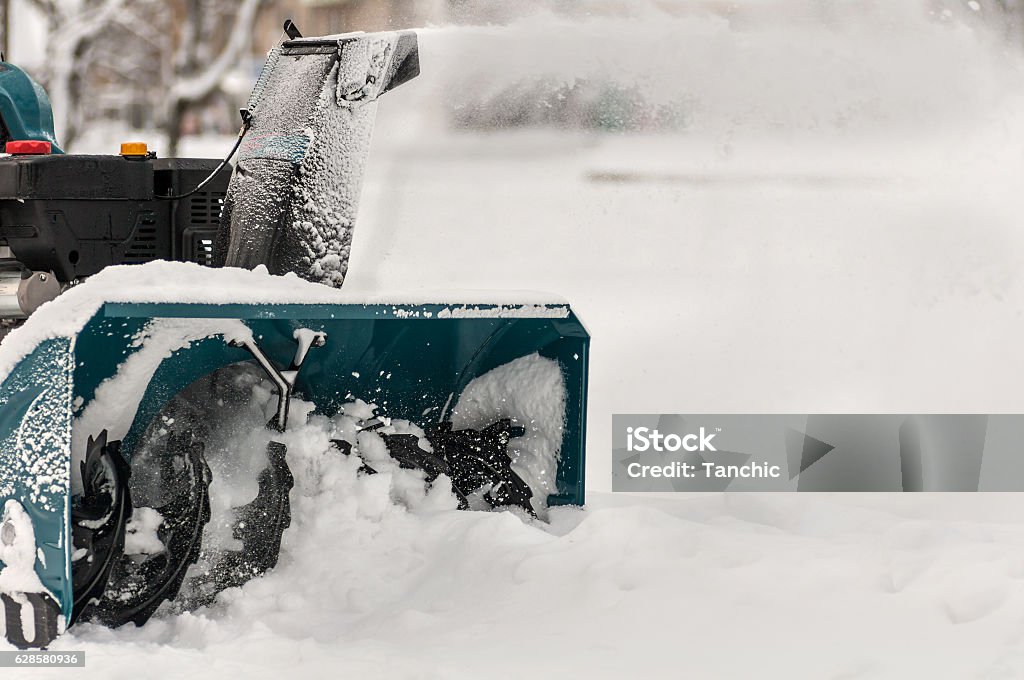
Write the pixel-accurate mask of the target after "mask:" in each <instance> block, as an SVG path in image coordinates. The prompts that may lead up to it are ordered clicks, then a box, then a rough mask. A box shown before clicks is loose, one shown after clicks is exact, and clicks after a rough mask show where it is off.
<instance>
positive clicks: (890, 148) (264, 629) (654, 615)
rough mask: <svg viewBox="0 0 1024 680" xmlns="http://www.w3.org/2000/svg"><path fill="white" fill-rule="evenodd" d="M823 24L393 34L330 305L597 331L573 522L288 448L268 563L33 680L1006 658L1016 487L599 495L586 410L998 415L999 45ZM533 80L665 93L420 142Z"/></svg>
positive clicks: (1017, 622)
mask: <svg viewBox="0 0 1024 680" xmlns="http://www.w3.org/2000/svg"><path fill="white" fill-rule="evenodd" d="M893 5H896V6H895V7H894V6H893ZM832 6H833V7H837V8H840V9H843V8H845V9H843V11H842V12H839V16H838V17H837V18H836V20H835V21H833V22H832V23H831V24H829V25H828V26H827V27H823V26H821V25H819V24H817V23H815V22H808V21H805V20H803V19H804V18H803V17H801V19H800V20H799V21H789V20H787V17H776V18H775V19H776V20H775V21H774V22H771V23H767V24H764V25H761V26H758V25H754V26H736V25H731V24H730V23H729V22H728V21H726V20H725V19H721V18H707V17H704V18H701V17H689V18H686V19H671V18H668V17H665V16H662V15H659V14H656V13H655V14H653V15H652V14H650V13H649V11H645V12H638V13H637V16H636V17H634V18H633V19H632V20H630V21H628V22H625V23H623V22H621V21H614V20H608V19H600V18H592V19H589V20H586V21H580V22H560V21H559V20H555V19H551V18H550V17H548V18H537V19H529V20H524V21H523V22H520V23H519V24H517V25H515V26H513V27H512V28H508V29H499V28H488V29H479V30H474V29H436V30H431V31H427V32H425V33H424V34H423V35H422V37H421V50H422V58H423V71H424V74H423V75H422V76H421V77H420V79H419V80H418V81H415V82H413V83H410V84H408V85H406V86H403V87H402V88H400V89H398V90H396V91H395V92H393V93H390V94H388V95H387V98H386V99H385V100H383V101H382V104H381V107H380V114H381V117H380V120H379V121H378V125H377V131H378V134H377V137H376V139H375V141H374V146H373V150H372V152H371V160H370V165H369V167H368V169H367V177H366V185H365V194H364V198H363V202H362V206H361V214H360V217H359V221H358V223H357V225H356V231H355V237H354V242H353V254H352V262H351V270H350V272H349V279H348V282H347V284H346V285H353V286H359V287H362V288H364V289H375V288H376V289H379V290H395V289H400V288H415V287H418V286H422V285H426V284H427V283H428V282H429V285H430V287H441V288H503V287H510V288H523V287H527V288H531V289H548V290H553V291H555V292H557V293H559V294H561V295H563V296H564V297H565V298H566V299H568V300H570V301H571V302H572V303H573V305H574V308H575V309H576V310H577V311H578V312H579V314H580V315H581V317H582V318H583V320H584V322H585V323H586V324H587V325H588V328H589V330H590V331H591V333H592V335H593V336H594V343H593V353H592V365H591V379H592V382H591V392H590V412H589V416H590V431H589V439H588V444H589V451H588V454H589V455H588V484H589V486H590V489H591V493H590V494H589V507H588V508H587V509H586V510H576V509H560V510H556V511H554V512H553V514H552V518H551V524H550V525H543V524H537V523H529V522H524V521H522V520H521V519H520V518H517V517H515V516H512V515H509V514H495V513H465V512H454V511H449V510H444V509H434V508H431V509H426V508H422V509H418V510H415V511H413V512H410V511H407V510H406V509H404V507H403V506H402V505H398V504H395V503H393V502H391V496H392V494H391V493H390V490H389V489H388V488H386V487H387V486H388V484H389V481H388V480H387V478H386V477H382V476H375V477H372V478H370V477H368V478H359V477H357V476H355V474H354V470H351V469H348V468H347V467H346V466H351V465H353V462H351V461H345V460H344V459H340V458H335V459H327V458H326V457H325V456H320V455H317V454H316V453H315V451H316V449H317V448H318V447H317V446H315V445H310V446H308V447H306V448H305V450H307V451H309V452H310V453H308V454H307V457H306V458H304V459H303V461H302V462H303V465H294V464H293V467H296V468H297V469H298V470H300V471H301V472H302V473H303V478H304V486H303V487H301V488H297V489H296V492H295V493H293V496H292V498H293V512H294V513H295V522H296V525H295V528H293V530H291V531H289V532H287V533H286V535H285V544H284V547H285V552H284V554H283V556H282V561H281V564H280V565H279V567H278V569H276V570H275V571H274V572H273V573H272V574H270V575H268V576H267V577H265V578H262V579H259V580H257V581H253V582H251V583H249V584H248V585H246V586H245V588H243V589H242V590H241V591H233V592H228V593H225V594H224V596H223V597H222V599H221V601H220V603H219V604H218V605H217V606H216V607H214V608H211V609H209V610H204V611H200V612H197V613H195V614H186V615H181V616H177V617H171V618H165V619H159V620H154V621H151V622H150V623H149V624H147V625H146V626H145V627H144V628H142V629H127V630H120V631H109V630H105V629H101V628H96V627H83V628H77V629H75V630H74V631H72V633H71V634H69V635H67V636H65V637H63V638H62V639H61V640H60V641H59V643H58V645H57V646H58V647H59V648H62V649H82V648H84V649H86V650H87V656H88V667H87V668H86V669H85V670H84V671H69V670H33V671H32V673H31V677H33V678H37V677H62V678H63V677H69V675H72V674H77V675H79V676H82V677H86V676H89V677H103V678H132V679H133V680H134V679H135V678H138V677H140V674H141V675H145V674H146V672H148V671H151V670H152V669H159V672H160V674H161V676H168V677H197V678H198V677H224V676H231V677H233V676H241V675H246V676H249V677H253V678H274V679H275V680H276V679H278V678H280V677H281V676H282V675H284V674H294V673H295V672H302V673H303V674H306V675H309V676H312V677H338V676H353V677H364V676H373V677H400V678H412V677H415V678H435V677H437V678H448V677H471V676H472V677H479V676H481V675H486V676H488V677H496V678H502V677H507V678H520V677H524V676H527V675H538V674H552V675H554V674H557V675H563V676H569V677H623V676H625V677H632V676H637V677H644V676H646V677H657V678H662V677H664V678H675V677H697V678H719V677H743V678H746V677H785V678H813V679H817V678H901V679H903V678H908V677H929V678H950V679H960V678H970V677H977V678H1002V677H1006V678H1012V677H1019V676H1021V675H1022V674H1024V643H1022V638H1024V623H1022V619H1021V616H1020V614H1019V611H1020V609H1021V606H1022V604H1024V588H1022V585H1024V580H1022V579H1024V522H1022V521H1021V520H1020V519H1019V518H1020V517H1021V515H1022V512H1021V511H1022V510H1024V499H1021V497H1020V496H1019V495H1015V494H959V495H953V494H921V495H913V496H910V495H907V496H893V495H885V494H875V495H861V494H846V495H818V494H802V495H794V494H775V495H762V494H708V495H692V496H684V495H673V496H671V497H656V496H649V495H648V496H624V495H611V494H608V493H602V492H601V491H602V490H606V489H608V488H609V487H610V460H611V456H610V453H611V442H610V436H609V434H610V428H611V414H612V413H613V412H663V411H664V412H684V413H685V412H701V411H703V412H830V411H838V412H843V411H868V412H885V411H893V412H961V411H966V412H1021V411H1022V408H1024V397H1022V396H1021V391H1020V387H1019V383H1020V380H1019V379H1018V375H1019V374H1020V372H1021V369H1024V359H1022V358H1021V356H1022V355H1021V353H1020V352H1018V351H1017V350H1016V347H1017V342H1016V340H1015V339H1016V338H1018V337H1021V335H1022V333H1024V315H1022V314H1021V311H1020V308H1021V303H1022V301H1024V280H1022V277H1021V275H1020V273H1019V272H1020V262H1021V261H1022V256H1024V248H1022V246H1024V240H1022V237H1021V236H1020V233H1021V232H1020V217H1019V213H1020V211H1019V208H1018V200H1019V199H1018V196H1019V185H1020V178H1021V177H1024V154H1022V151H1021V149H1024V116H1022V113H1024V99H1022V97H1021V94H1022V92H1021V88H1020V86H1019V84H1017V82H1016V81H1017V80H1019V69H1020V64H1019V60H1018V58H1017V57H1016V55H1015V53H1012V52H1001V51H1000V50H999V49H997V48H996V47H994V46H993V45H992V44H990V42H989V41H987V40H986V39H985V38H984V37H983V36H978V35H975V34H973V33H971V32H970V31H968V30H967V29H965V28H963V27H957V26H953V25H949V23H948V22H946V23H944V22H942V21H938V20H927V21H925V20H921V19H919V18H918V15H917V12H918V11H919V8H918V6H917V4H916V3H914V2H909V1H908V2H904V3H898V4H897V3H884V4H871V6H870V7H866V4H864V3H858V7H852V4H844V3H834V4H833V5H832ZM844 12H845V13H844ZM859 16H863V18H858V17H859ZM452 64H455V65H457V68H456V67H453V66H451V65H452ZM539 71H540V72H542V74H543V75H544V76H545V77H549V78H554V79H556V80H557V79H558V78H562V79H565V80H571V79H573V78H576V77H578V76H579V77H584V76H587V75H590V76H591V77H593V74H594V73H598V74H610V76H611V77H614V78H618V79H620V80H622V81H624V82H627V83H640V84H642V85H643V86H644V87H646V88H647V90H646V91H648V92H655V93H656V92H663V91H665V90H666V89H667V90H668V91H669V94H672V95H675V96H677V97H680V96H681V97H689V98H691V99H692V101H694V102H695V103H696V104H697V107H696V108H695V109H694V116H693V120H692V123H691V127H690V128H689V129H688V130H686V131H681V132H673V133H668V132H665V133H659V134H633V133H630V134H621V135H602V134H591V133H582V132H577V131H566V130H561V131H560V130H524V131H504V132H495V133H486V134H485V133H468V132H462V133H460V132H456V131H452V130H450V129H448V128H447V127H446V125H445V123H446V120H447V115H448V113H449V112H448V111H447V110H446V108H445V106H444V104H443V103H444V102H451V101H455V102H456V104H458V105H460V106H469V105H474V100H473V98H474V97H476V98H477V99H481V98H482V99H484V100H486V99H487V97H488V96H490V94H489V90H487V89H484V90H481V89H480V87H478V85H479V84H480V83H484V84H487V83H491V85H488V87H490V88H493V91H497V90H501V89H503V88H506V87H513V86H515V83H517V82H518V81H519V80H522V79H530V78H535V77H537V74H538V72H539ZM452 74H456V75H452ZM105 143H106V141H105V140H104V144H105ZM220 144H221V145H220V146H218V145H216V144H210V143H209V140H207V141H206V142H203V143H201V144H199V145H197V146H196V147H195V148H196V149H197V150H202V151H203V153H204V154H209V155H217V153H219V149H221V148H226V147H227V144H225V143H224V140H221V142H220ZM186 149H188V147H186ZM296 436H298V433H296ZM313 444H315V442H314V443H313ZM294 448H295V450H299V449H300V447H299V446H298V444H297V443H295V444H294ZM306 464H308V465H306ZM314 464H315V465H314ZM315 469H318V470H319V471H320V472H319V474H317V475H313V474H311V472H312V471H313V470H315ZM414 505H415V504H414ZM442 505H443V504H442ZM298 527H301V530H297V528H298ZM26 675H27V674H26Z"/></svg>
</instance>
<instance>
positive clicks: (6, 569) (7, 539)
mask: <svg viewBox="0 0 1024 680" xmlns="http://www.w3.org/2000/svg"><path fill="white" fill-rule="evenodd" d="M35 562H36V534H35V530H34V529H33V528H32V520H31V519H30V518H29V516H28V513H26V512H25V509H24V508H23V507H21V504H20V503H18V502H17V501H15V500H8V501H7V502H6V503H4V513H3V516H2V517H0V564H3V565H4V566H3V568H2V569H0V593H5V594H8V593H15V592H22V593H44V592H46V588H44V587H43V583H42V581H40V580H39V576H37V575H36V572H35Z"/></svg>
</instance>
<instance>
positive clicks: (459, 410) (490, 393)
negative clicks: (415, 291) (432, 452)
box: [450, 354, 565, 512]
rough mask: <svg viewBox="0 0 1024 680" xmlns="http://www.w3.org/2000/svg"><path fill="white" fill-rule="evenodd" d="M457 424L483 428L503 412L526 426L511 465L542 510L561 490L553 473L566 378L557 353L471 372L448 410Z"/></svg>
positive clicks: (515, 441) (559, 444)
mask: <svg viewBox="0 0 1024 680" xmlns="http://www.w3.org/2000/svg"><path fill="white" fill-rule="evenodd" d="M450 417H451V422H452V426H453V427H454V428H455V429H456V430H463V429H475V430H482V429H484V428H485V427H487V426H489V425H491V424H492V423H494V422H497V421H498V420H500V419H502V418H511V420H512V424H513V425H518V426H520V427H523V428H525V430H526V434H524V435H523V436H522V437H516V438H513V439H512V440H510V442H509V447H508V451H509V455H510V456H511V457H512V469H513V470H514V471H515V472H516V473H517V474H518V475H519V476H520V477H522V478H523V481H525V482H526V483H527V484H529V485H530V489H531V490H532V491H533V499H532V504H533V509H534V510H537V511H538V512H541V511H543V508H544V506H545V505H546V501H547V497H548V495H549V494H553V493H556V492H557V491H558V489H557V486H556V484H555V475H556V473H557V471H558V453H559V451H560V450H561V448H562V433H563V431H564V429H565V381H564V380H563V378H562V369H561V368H559V366H558V362H557V361H555V360H554V359H545V358H544V357H542V356H540V355H539V354H530V355H528V356H525V357H520V358H519V359H516V360H514V361H511V362H509V363H507V364H504V365H502V366H498V367H497V368H495V369H493V370H491V371H488V372H487V373H484V374H483V375H480V376H477V377H476V378H473V380H471V381H470V382H469V384H468V385H466V388H465V389H464V390H463V391H462V394H461V395H459V400H458V402H456V404H455V408H453V409H452V412H451V414H450Z"/></svg>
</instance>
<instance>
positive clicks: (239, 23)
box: [164, 0, 266, 156]
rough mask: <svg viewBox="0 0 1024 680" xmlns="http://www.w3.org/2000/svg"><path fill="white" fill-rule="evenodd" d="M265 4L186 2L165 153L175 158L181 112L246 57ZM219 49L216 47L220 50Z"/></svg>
mask: <svg viewBox="0 0 1024 680" xmlns="http://www.w3.org/2000/svg"><path fill="white" fill-rule="evenodd" d="M265 2H266V0H241V1H239V0H185V12H184V16H183V17H182V19H183V21H182V23H181V36H180V38H179V40H178V44H177V47H176V50H175V53H174V57H173V60H172V68H171V74H170V79H169V87H168V88H167V93H166V101H165V102H164V109H165V116H164V121H165V123H164V130H165V132H166V133H167V155H168V156H176V155H177V153H178V143H179V141H180V140H181V135H182V124H183V122H184V118H185V114H186V113H188V111H189V110H190V109H192V108H193V107H195V106H197V105H201V104H205V103H206V102H207V101H209V99H210V98H211V97H212V96H213V95H215V94H216V93H217V92H218V91H219V90H220V87H221V83H222V82H223V81H224V77H225V76H226V75H227V74H228V72H229V71H231V70H232V69H233V68H235V67H237V66H238V64H239V61H240V60H241V58H242V57H243V56H244V55H246V54H247V52H248V50H249V47H250V43H251V41H252V31H253V26H254V25H255V23H256V15H257V11H258V10H259V8H260V6H261V5H262V4H264V3H265ZM218 48H219V49H218Z"/></svg>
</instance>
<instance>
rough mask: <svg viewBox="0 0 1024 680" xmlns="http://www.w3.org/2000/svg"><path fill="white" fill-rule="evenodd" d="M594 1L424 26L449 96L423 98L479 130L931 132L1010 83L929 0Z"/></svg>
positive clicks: (972, 112)
mask: <svg viewBox="0 0 1024 680" xmlns="http://www.w3.org/2000/svg"><path fill="white" fill-rule="evenodd" d="M600 4H601V3H584V5H583V9H584V10H587V9H588V8H589V9H590V10H592V11H589V12H580V13H579V14H583V15H584V16H579V14H578V15H577V16H567V15H565V14H562V13H558V14H556V13H553V12H543V11H542V12H539V13H538V12H535V13H532V14H530V15H527V16H525V17H521V18H518V19H515V20H512V21H511V22H510V23H509V24H507V25H504V26H484V27H443V28H435V29H427V30H424V31H422V32H421V33H420V36H421V56H422V60H423V70H424V73H425V74H431V73H444V74H447V78H445V79H431V78H424V79H423V80H424V82H422V83H420V84H418V85H415V86H414V87H426V84H427V82H430V83H432V84H433V85H434V86H435V87H436V86H440V87H441V88H442V89H443V95H444V96H443V97H441V96H439V95H441V94H442V93H439V92H436V91H435V92H431V93H430V94H429V95H428V96H427V97H426V99H433V100H435V101H444V102H445V106H447V107H448V110H447V116H446V118H447V119H448V120H450V121H453V122H454V123H455V124H456V125H459V126H465V127H470V128H491V127H517V126H522V125H535V124H542V125H554V126H558V127H568V128H584V129H612V130H686V131H688V132H693V133H701V134H716V135H732V134H737V133H742V132H744V131H749V132H755V133H756V132H764V131H776V132H777V131H783V132H785V131H789V132H797V131H799V132H831V133H842V134H848V133H849V132H850V131H851V130H853V131H856V130H868V131H878V130H879V129H886V130H889V131H897V132H901V133H912V132H915V131H918V130H920V129H921V128H922V127H923V128H924V129H926V130H934V129H935V128H936V127H943V126H945V125H946V124H948V123H955V122H962V121H964V120H969V119H970V118H971V117H972V116H976V115H979V114H980V113H983V112H984V111H985V110H986V109H987V108H988V107H989V106H990V104H991V103H992V101H993V100H994V99H995V98H996V97H998V96H999V92H1000V90H1001V89H1002V88H1003V87H1005V86H1007V85H1008V84H1010V83H1011V82H1012V80H1011V79H1010V78H1006V74H1005V71H1006V67H1005V65H1006V63H1007V61H1011V62H1012V61H1015V58H1014V57H1013V56H1010V55H1007V53H1006V52H1005V51H1003V50H1001V49H998V48H999V47H1000V45H999V44H998V41H997V40H995V39H993V38H992V36H991V35H989V34H987V33H985V32H984V31H980V30H975V29H972V28H971V27H969V26H968V25H966V24H964V23H960V22H958V21H955V20H952V19H949V18H948V17H947V16H946V15H943V14H942V13H941V12H936V11H934V10H933V9H931V6H930V5H929V6H926V5H925V3H919V2H905V3H903V2H901V3H885V4H884V5H874V6H871V5H869V4H867V3H853V2H841V3H811V2H806V3H801V2H787V3H782V4H780V3H767V4H766V6H764V7H762V8H760V9H759V8H758V7H757V5H759V4H760V3H747V4H743V3H740V4H739V6H737V7H735V8H734V9H735V11H734V12H732V13H713V12H712V11H711V10H712V9H714V5H712V4H711V3H704V4H702V5H698V6H697V7H693V6H692V5H691V7H690V8H689V9H686V8H684V7H683V6H682V5H683V4H682V3H658V4H657V5H656V4H655V3H622V4H623V7H622V8H621V9H622V11H621V12H620V14H621V15H616V16H607V15H605V16H602V15H601V14H600V13H599V12H600V9H599V5H600ZM604 4H605V5H607V3H604ZM769 4H770V5H771V7H768V6H767V5H769ZM574 5H575V4H574ZM666 6H667V7H668V8H669V10H665V9H662V7H666ZM772 8H774V11H772ZM605 9H607V7H606V8H605ZM441 80H444V82H443V83H441V82H440V81H441ZM385 115H387V114H385ZM382 124H383V123H382Z"/></svg>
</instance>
